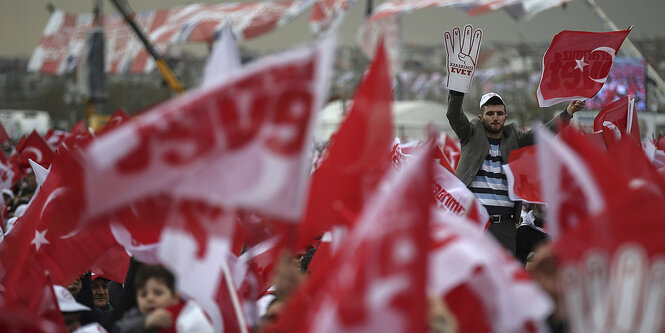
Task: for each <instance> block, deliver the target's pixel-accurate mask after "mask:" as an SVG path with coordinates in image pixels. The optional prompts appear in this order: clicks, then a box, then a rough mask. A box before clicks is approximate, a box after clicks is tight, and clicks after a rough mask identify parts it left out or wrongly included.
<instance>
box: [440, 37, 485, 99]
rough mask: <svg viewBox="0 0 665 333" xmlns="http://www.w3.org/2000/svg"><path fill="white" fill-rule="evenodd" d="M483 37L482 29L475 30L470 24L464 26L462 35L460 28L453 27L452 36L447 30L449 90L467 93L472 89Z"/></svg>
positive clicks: (447, 85)
mask: <svg viewBox="0 0 665 333" xmlns="http://www.w3.org/2000/svg"><path fill="white" fill-rule="evenodd" d="M482 37H483V32H482V30H480V29H476V30H475V31H474V30H473V27H471V25H469V24H467V25H466V26H465V27H464V35H463V36H460V29H459V28H454V29H453V33H452V36H451V34H450V32H448V31H446V32H445V34H444V39H445V42H446V54H447V56H446V70H447V71H448V80H447V81H446V87H447V88H448V89H449V90H455V91H459V92H465V93H466V92H469V90H470V89H471V82H472V81H473V75H474V73H475V72H476V61H477V60H478V54H479V53H480V41H481V40H482Z"/></svg>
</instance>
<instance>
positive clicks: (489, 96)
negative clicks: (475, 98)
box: [480, 92, 506, 108]
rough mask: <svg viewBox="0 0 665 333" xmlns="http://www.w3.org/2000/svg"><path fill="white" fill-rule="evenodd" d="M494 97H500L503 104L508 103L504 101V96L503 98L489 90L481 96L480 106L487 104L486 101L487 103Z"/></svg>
mask: <svg viewBox="0 0 665 333" xmlns="http://www.w3.org/2000/svg"><path fill="white" fill-rule="evenodd" d="M492 97H498V98H499V99H500V100H501V104H503V105H506V103H504V102H503V98H501V96H499V94H497V93H493V92H488V93H487V94H485V95H483V97H481V98H480V107H481V108H482V107H483V105H485V103H487V101H489V100H490V98H492Z"/></svg>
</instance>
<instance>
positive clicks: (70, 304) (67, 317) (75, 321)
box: [53, 286, 90, 332]
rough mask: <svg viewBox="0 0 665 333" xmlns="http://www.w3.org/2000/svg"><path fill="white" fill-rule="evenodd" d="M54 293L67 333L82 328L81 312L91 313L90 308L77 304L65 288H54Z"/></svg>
mask: <svg viewBox="0 0 665 333" xmlns="http://www.w3.org/2000/svg"><path fill="white" fill-rule="evenodd" d="M53 292H54V293H55V296H56V299H57V300H58V307H59V308H60V312H62V318H63V320H64V322H65V327H66V328H67V332H73V331H75V330H76V329H78V328H79V327H81V311H90V308H89V307H87V306H85V305H83V304H81V303H78V302H76V300H74V296H72V294H71V293H70V292H69V290H67V288H65V287H63V286H53Z"/></svg>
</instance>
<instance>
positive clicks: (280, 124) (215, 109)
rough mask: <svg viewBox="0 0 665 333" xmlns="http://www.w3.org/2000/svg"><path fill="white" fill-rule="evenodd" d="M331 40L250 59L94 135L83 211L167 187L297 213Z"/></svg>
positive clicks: (168, 191)
mask: <svg viewBox="0 0 665 333" xmlns="http://www.w3.org/2000/svg"><path fill="white" fill-rule="evenodd" d="M333 44H334V42H333V41H332V40H330V39H326V40H323V41H321V42H319V43H317V44H315V45H313V46H308V47H303V48H300V49H295V50H291V51H289V52H284V53H283V54H280V55H279V56H274V57H270V58H266V60H264V61H259V62H257V63H254V64H251V65H248V66H246V67H245V68H244V69H243V71H242V74H241V75H237V76H234V78H233V80H232V81H230V82H226V83H221V84H217V85H214V86H212V87H209V88H202V89H198V90H195V91H192V92H190V93H188V94H185V95H182V96H179V97H177V98H175V99H172V100H169V101H167V102H165V103H163V104H161V105H158V106H157V107H155V108H154V109H152V110H151V111H149V112H146V113H143V114H142V115H140V116H138V117H135V118H133V119H132V121H129V122H126V123H125V124H123V125H121V126H118V127H116V128H115V129H113V130H111V131H109V132H108V133H106V134H105V135H103V136H100V137H99V138H97V139H96V140H95V141H93V142H92V143H91V144H90V145H88V146H86V148H85V149H83V150H82V151H81V156H80V161H82V162H81V163H82V166H83V168H84V180H83V187H84V194H83V196H84V197H85V202H86V207H84V217H85V218H90V217H94V216H99V215H100V214H104V213H107V212H110V211H112V210H113V209H117V208H121V207H125V206H126V205H129V204H131V203H134V202H138V201H140V200H141V199H144V198H148V197H151V196H155V195H159V194H165V195H168V196H170V197H171V198H173V199H175V200H176V201H178V199H181V198H187V199H189V200H194V201H196V200H201V201H203V202H205V203H208V204H211V205H213V206H222V207H229V208H233V207H244V208H249V209H256V211H259V212H264V213H266V214H269V215H273V216H278V217H283V218H286V219H289V220H298V219H299V218H300V216H301V215H302V213H303V204H304V195H305V188H306V185H307V181H308V176H309V168H310V165H309V159H308V156H309V147H310V144H309V141H310V138H311V136H312V128H313V127H312V125H313V123H314V121H315V117H316V115H315V112H316V110H319V109H320V108H321V105H322V103H323V101H324V100H325V92H326V91H327V89H326V88H327V87H326V85H327V83H328V74H329V71H330V61H331V59H332V57H331V54H332V50H333ZM100 175H103V176H100ZM119 193H122V195H119Z"/></svg>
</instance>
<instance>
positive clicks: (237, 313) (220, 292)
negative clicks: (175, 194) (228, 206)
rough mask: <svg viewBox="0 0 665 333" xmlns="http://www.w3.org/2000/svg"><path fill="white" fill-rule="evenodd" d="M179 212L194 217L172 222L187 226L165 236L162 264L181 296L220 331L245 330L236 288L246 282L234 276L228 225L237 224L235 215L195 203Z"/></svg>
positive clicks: (167, 231)
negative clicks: (192, 301) (240, 328)
mask: <svg viewBox="0 0 665 333" xmlns="http://www.w3.org/2000/svg"><path fill="white" fill-rule="evenodd" d="M179 210H180V212H181V213H182V214H187V215H189V216H186V217H185V218H184V219H183V218H173V217H171V219H173V220H176V221H178V222H184V223H183V224H181V225H174V226H168V227H166V228H165V229H164V231H163V232H162V235H161V239H160V245H159V259H160V261H161V262H162V263H163V264H164V265H165V266H167V267H168V268H169V269H171V271H172V272H173V274H174V275H175V276H176V281H178V286H177V289H178V291H179V292H180V293H181V294H183V295H186V296H187V297H189V298H192V299H194V300H195V301H196V302H197V303H198V304H199V305H200V306H201V307H202V308H203V309H204V310H205V311H206V313H207V314H208V316H209V317H210V320H211V322H212V324H213V326H214V327H215V330H216V331H219V332H227V331H230V332H233V331H236V330H239V327H241V326H245V327H246V326H247V323H246V320H245V314H244V310H243V309H242V308H241V305H240V304H241V303H240V302H241V301H240V297H239V293H238V287H236V286H239V285H240V283H241V281H235V280H234V274H233V272H232V267H234V266H235V265H234V264H233V262H234V260H233V257H234V256H233V254H232V253H231V251H230V245H231V243H230V240H231V233H232V230H228V226H231V227H232V226H233V225H234V222H233V221H234V219H235V214H232V213H231V214H229V213H228V212H224V211H222V210H220V209H218V208H215V207H208V206H205V205H204V204H201V203H192V202H190V203H189V204H186V205H183V206H181V208H180V209H179ZM225 229H226V230H225ZM235 277H236V278H237V276H235Z"/></svg>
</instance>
